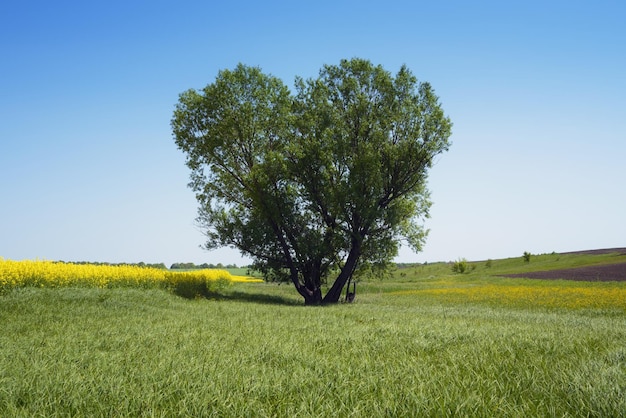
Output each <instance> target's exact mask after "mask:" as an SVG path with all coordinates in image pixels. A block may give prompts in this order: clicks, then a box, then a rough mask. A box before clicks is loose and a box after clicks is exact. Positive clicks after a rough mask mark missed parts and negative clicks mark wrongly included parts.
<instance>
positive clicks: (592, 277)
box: [502, 249, 626, 282]
mask: <svg viewBox="0 0 626 418" xmlns="http://www.w3.org/2000/svg"><path fill="white" fill-rule="evenodd" d="M623 250H624V253H626V249H623ZM597 251H602V250H597ZM611 252H615V250H614V249H613V250H612V251H611ZM596 254H597V253H596ZM502 276H503V277H523V278H527V279H548V280H549V279H552V280H556V279H563V280H579V281H588V282H615V281H617V282H624V281H626V263H618V264H604V265H599V266H586V267H577V268H573V269H564V270H550V271H533V272H529V273H517V274H503V275H502Z"/></svg>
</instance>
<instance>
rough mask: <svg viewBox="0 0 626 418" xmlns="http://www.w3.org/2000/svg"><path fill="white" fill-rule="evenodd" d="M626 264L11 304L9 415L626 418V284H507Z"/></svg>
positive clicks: (402, 272) (517, 267)
mask: <svg viewBox="0 0 626 418" xmlns="http://www.w3.org/2000/svg"><path fill="white" fill-rule="evenodd" d="M619 261H624V256H619V255H610V256H609V255H606V256H584V255H578V256H575V255H572V256H565V255H562V256H559V255H544V256H535V257H533V258H532V260H531V262H530V263H525V262H524V261H523V260H522V259H521V257H520V258H516V259H507V260H493V261H489V262H486V261H483V262H478V263H470V266H472V267H471V268H470V269H469V273H468V274H453V273H452V272H451V268H450V264H449V263H437V264H429V265H417V266H408V267H405V268H400V269H397V270H396V271H394V272H393V274H392V276H391V277H389V278H387V279H385V280H382V279H381V280H378V279H369V280H367V281H361V282H359V283H358V285H357V298H356V302H355V303H353V304H339V305H336V306H326V307H305V306H303V305H302V302H301V300H300V298H299V297H298V296H297V294H296V293H295V290H294V289H293V288H292V287H291V286H289V285H276V284H266V283H254V282H237V281H232V282H231V283H230V284H229V285H228V286H225V287H223V288H220V289H219V290H218V291H216V292H213V293H211V294H210V295H209V296H207V297H193V298H185V297H180V296H178V295H177V294H175V293H173V292H171V291H170V290H169V289H168V288H167V287H161V286H143V287H137V286H128V285H125V286H84V285H80V286H76V285H69V286H57V287H48V286H20V287H13V288H11V289H9V290H7V291H5V292H4V294H2V295H0V416H3V417H5V416H7V417H13V416H15V417H31V416H46V417H47V416H68V417H69V416H71V417H83V416H84V417H88V416H89V417H94V416H96V417H99V416H107V417H110V416H138V417H170V416H183V417H202V416H220V417H221V416H253V417H266V416H267V417H269V416H278V417H294V416H295V417H297V416H301V417H308V416H316V417H318V416H340V417H344V416H346V417H361V416H370V417H371V416H407V417H413V416H472V417H474V416H477V417H482V416H484V417H492V416H498V417H520V416H545V417H553V416H568V417H587V416H602V417H604V416H607V417H613V416H615V417H617V416H626V283H624V282H567V281H562V280H528V279H519V278H518V279H510V278H502V277H499V274H504V273H516V272H520V271H532V270H533V269H546V268H548V269H549V268H554V269H556V268H565V267H571V266H579V265H588V264H593V263H611V262H619Z"/></svg>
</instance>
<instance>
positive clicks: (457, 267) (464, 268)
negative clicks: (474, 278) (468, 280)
mask: <svg viewBox="0 0 626 418" xmlns="http://www.w3.org/2000/svg"><path fill="white" fill-rule="evenodd" d="M475 269H476V266H475V265H474V264H470V263H468V261H467V260H466V259H465V258H461V259H459V260H457V261H455V262H454V263H452V272H453V273H458V274H464V273H469V272H470V271H473V270H475Z"/></svg>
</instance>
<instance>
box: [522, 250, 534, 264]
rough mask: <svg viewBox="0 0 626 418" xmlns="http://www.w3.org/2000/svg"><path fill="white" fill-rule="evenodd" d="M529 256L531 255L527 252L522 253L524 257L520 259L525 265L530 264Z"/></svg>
mask: <svg viewBox="0 0 626 418" xmlns="http://www.w3.org/2000/svg"><path fill="white" fill-rule="evenodd" d="M531 255H532V254H531V253H529V252H528V251H524V255H523V256H522V257H523V258H524V262H525V263H530V256H531Z"/></svg>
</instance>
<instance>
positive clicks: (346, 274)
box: [322, 243, 361, 305]
mask: <svg viewBox="0 0 626 418" xmlns="http://www.w3.org/2000/svg"><path fill="white" fill-rule="evenodd" d="M360 257H361V248H360V245H358V244H356V243H355V244H354V245H353V246H352V249H351V250H350V254H349V255H348V259H347V260H346V264H345V265H344V266H343V269H341V273H339V276H337V279H335V283H333V286H332V287H331V288H330V290H329V291H328V293H326V296H324V299H323V300H322V303H323V304H325V305H326V304H331V303H338V302H339V299H340V298H341V293H342V292H343V288H344V286H345V285H346V283H347V282H348V279H350V277H352V274H354V271H355V270H356V266H357V263H358V261H359V258H360Z"/></svg>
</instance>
